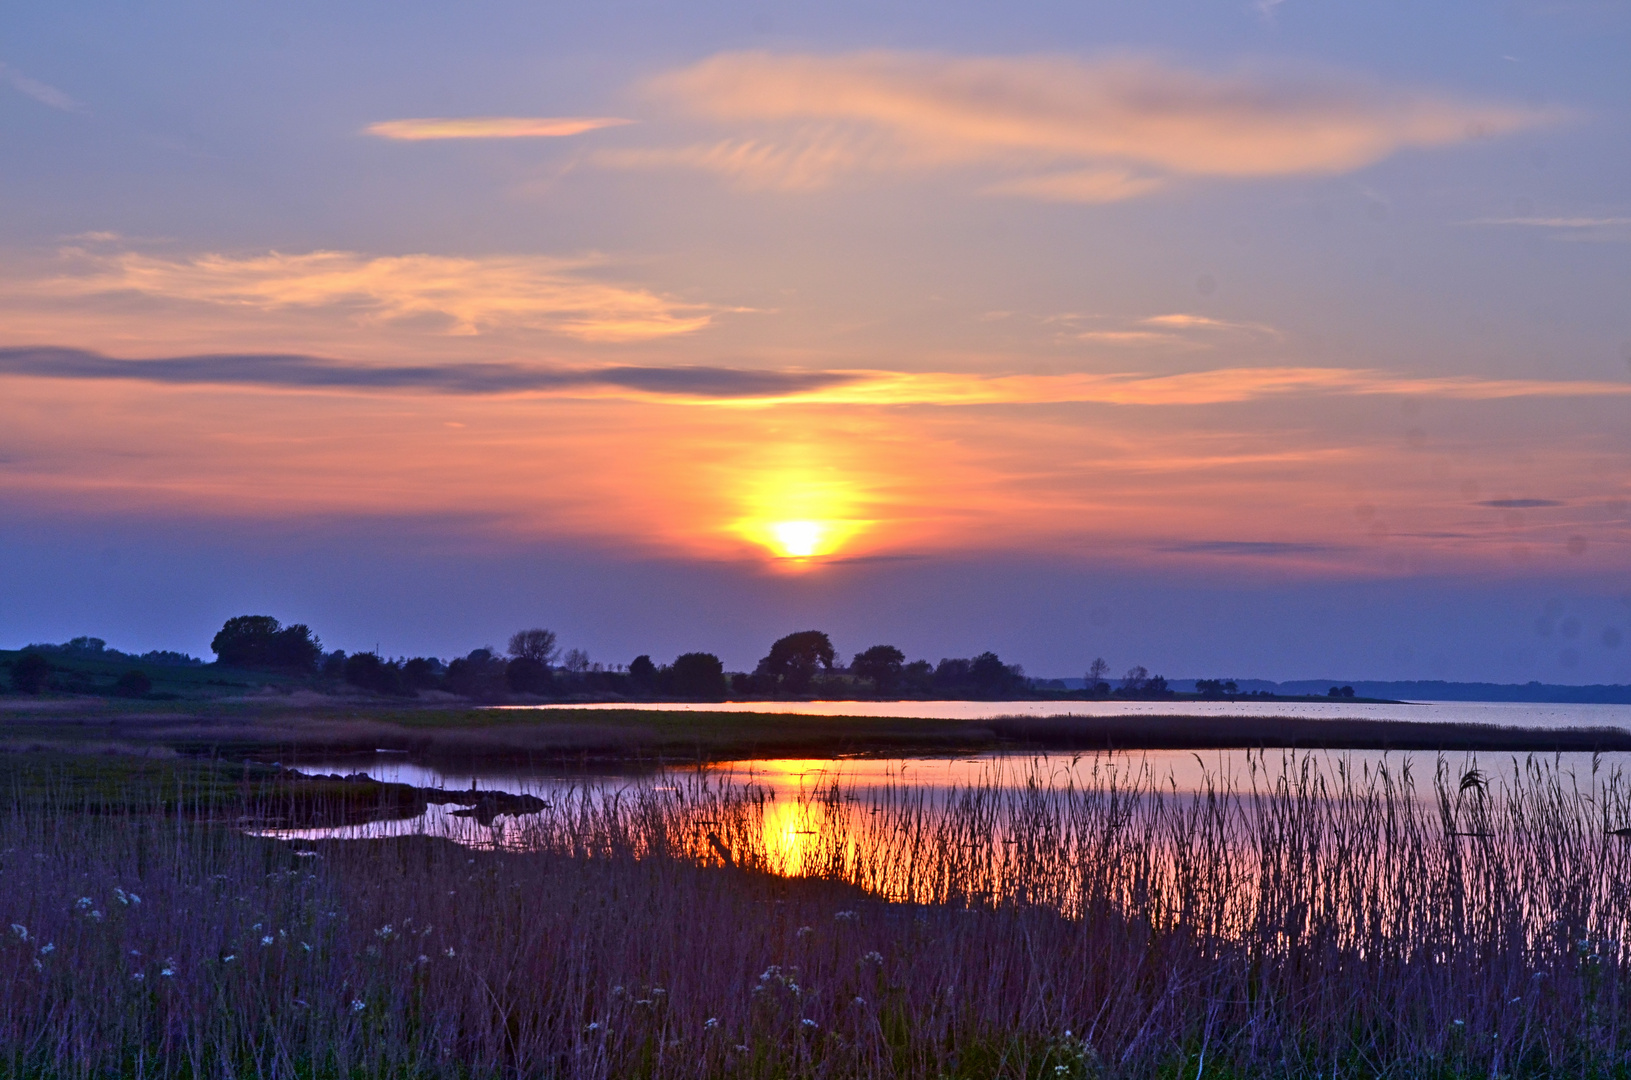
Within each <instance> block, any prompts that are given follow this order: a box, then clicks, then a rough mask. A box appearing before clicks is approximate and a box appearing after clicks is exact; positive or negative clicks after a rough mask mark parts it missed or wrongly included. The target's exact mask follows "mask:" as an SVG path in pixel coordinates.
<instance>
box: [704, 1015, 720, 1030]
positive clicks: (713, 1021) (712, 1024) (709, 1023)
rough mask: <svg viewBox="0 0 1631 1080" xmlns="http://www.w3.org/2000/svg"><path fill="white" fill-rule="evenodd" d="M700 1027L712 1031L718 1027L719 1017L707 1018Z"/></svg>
mask: <svg viewBox="0 0 1631 1080" xmlns="http://www.w3.org/2000/svg"><path fill="white" fill-rule="evenodd" d="M702 1026H703V1027H704V1028H706V1029H707V1030H709V1031H712V1030H713V1029H714V1028H716V1027H718V1026H719V1017H717V1016H710V1017H708V1019H706V1020H704V1021H703V1022H702Z"/></svg>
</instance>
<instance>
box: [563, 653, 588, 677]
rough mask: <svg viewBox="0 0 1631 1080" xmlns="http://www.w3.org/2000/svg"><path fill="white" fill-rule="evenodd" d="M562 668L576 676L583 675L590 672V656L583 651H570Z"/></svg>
mask: <svg viewBox="0 0 1631 1080" xmlns="http://www.w3.org/2000/svg"><path fill="white" fill-rule="evenodd" d="M561 666H562V667H563V668H565V669H566V670H568V671H570V672H571V673H572V674H574V675H582V674H583V673H585V672H586V671H588V670H589V666H590V665H589V654H588V653H587V652H585V651H584V650H582V649H568V650H566V656H565V658H564V659H562V660H561Z"/></svg>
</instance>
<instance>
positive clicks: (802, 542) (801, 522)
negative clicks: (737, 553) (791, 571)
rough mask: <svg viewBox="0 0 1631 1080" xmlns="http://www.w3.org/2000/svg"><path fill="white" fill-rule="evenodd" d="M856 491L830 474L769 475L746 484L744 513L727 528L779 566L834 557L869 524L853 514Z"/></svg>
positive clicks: (774, 473) (804, 563)
mask: <svg viewBox="0 0 1631 1080" xmlns="http://www.w3.org/2000/svg"><path fill="white" fill-rule="evenodd" d="M858 501H859V500H858V499H857V496H856V493H855V490H854V488H853V487H852V486H851V485H850V484H848V483H845V482H844V481H842V480H840V479H838V478H836V477H834V476H832V475H830V474H829V475H823V476H817V477H812V476H810V475H809V474H807V473H801V472H795V471H788V472H771V473H767V474H762V475H760V476H756V477H754V478H753V479H752V480H751V481H749V482H748V483H746V484H744V491H743V495H742V509H743V510H744V511H745V513H744V514H743V516H742V517H740V518H738V519H737V520H736V521H735V522H734V523H732V525H731V526H730V530H731V531H732V532H734V533H735V534H736V535H738V536H740V537H742V538H743V539H745V540H747V541H749V542H750V543H753V544H756V545H758V546H759V547H762V548H764V549H765V550H766V551H768V552H769V553H770V554H771V555H772V556H773V557H774V558H775V559H776V561H777V562H782V563H787V564H789V565H808V564H810V563H812V562H814V561H817V560H820V559H823V558H825V557H827V556H829V555H832V554H834V553H835V552H837V551H838V550H839V549H841V548H842V547H844V545H845V544H847V543H849V542H850V541H851V540H853V539H854V538H855V537H856V536H857V535H859V534H860V533H861V532H862V531H864V530H865V528H866V527H867V525H868V524H869V522H867V521H864V520H861V519H860V518H859V517H857V516H856V515H855V513H854V510H855V504H856V503H857V502H858Z"/></svg>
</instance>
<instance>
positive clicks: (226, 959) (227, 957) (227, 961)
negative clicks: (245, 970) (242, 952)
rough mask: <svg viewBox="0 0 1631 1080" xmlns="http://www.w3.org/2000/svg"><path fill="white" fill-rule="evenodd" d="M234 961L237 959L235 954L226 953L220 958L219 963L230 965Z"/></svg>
mask: <svg viewBox="0 0 1631 1080" xmlns="http://www.w3.org/2000/svg"><path fill="white" fill-rule="evenodd" d="M236 959H238V954H237V953H227V954H226V955H225V956H223V957H221V963H223V964H230V963H232V962H233V961H234V960H236Z"/></svg>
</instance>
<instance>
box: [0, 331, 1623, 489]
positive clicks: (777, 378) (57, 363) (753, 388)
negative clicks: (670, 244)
mask: <svg viewBox="0 0 1631 1080" xmlns="http://www.w3.org/2000/svg"><path fill="white" fill-rule="evenodd" d="M4 375H11V376H33V377H40V378H52V379H131V380H138V381H143V382H153V383H166V384H173V385H189V384H198V385H206V384H207V385H236V386H257V387H266V388H272V389H277V388H283V389H347V390H364V391H370V390H371V391H398V390H410V391H420V392H430V393H446V394H464V395H493V394H532V395H542V396H559V397H597V398H598V397H628V398H635V399H649V398H662V399H676V400H684V401H690V402H697V403H709V402H716V403H719V404H726V405H745V406H756V407H763V406H773V405H855V406H869V405H885V406H888V405H952V406H976V405H1049V404H1065V403H1070V404H1105V405H1146V406H1186V405H1222V404H1229V403H1237V402H1246V401H1255V400H1260V399H1263V398H1272V397H1292V396H1304V397H1317V396H1367V395H1409V396H1412V397H1438V398H1446V399H1453V400H1463V401H1492V400H1500V399H1507V398H1571V397H1604V396H1613V397H1627V396H1631V383H1613V382H1588V381H1572V382H1571V381H1546V380H1526V379H1481V378H1477V377H1474V376H1450V377H1436V378H1435V377H1415V376H1408V375H1398V374H1394V373H1390V372H1385V371H1373V370H1365V369H1357V368H1297V367H1282V368H1219V369H1215V370H1212V371H1197V372H1186V373H1182V374H1176V375H1141V374H1131V373H1122V374H1104V375H1095V374H1070V375H995V376H986V375H967V374H956V373H941V372H895V371H871V370H853V371H850V370H832V371H800V370H767V369H759V368H729V367H715V366H691V367H643V366H633V365H602V366H594V367H577V368H567V367H544V366H539V365H525V364H505V363H460V364H423V365H394V366H391V365H374V364H357V363H347V362H342V361H337V360H328V359H324V358H321V357H313V356H303V355H286V354H257V353H223V354H208V355H199V356H175V357H157V358H147V359H133V360H126V359H117V358H114V357H109V356H105V355H102V354H100V353H95V352H90V351H88V350H83V349H71V348H61V347H54V346H17V347H11V348H0V376H4ZM1484 505H1489V506H1501V507H1515V506H1519V505H1523V506H1529V505H1534V506H1540V505H1547V504H1545V503H1542V502H1539V501H1534V500H1505V501H1500V502H1490V503H1486V504H1484Z"/></svg>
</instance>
